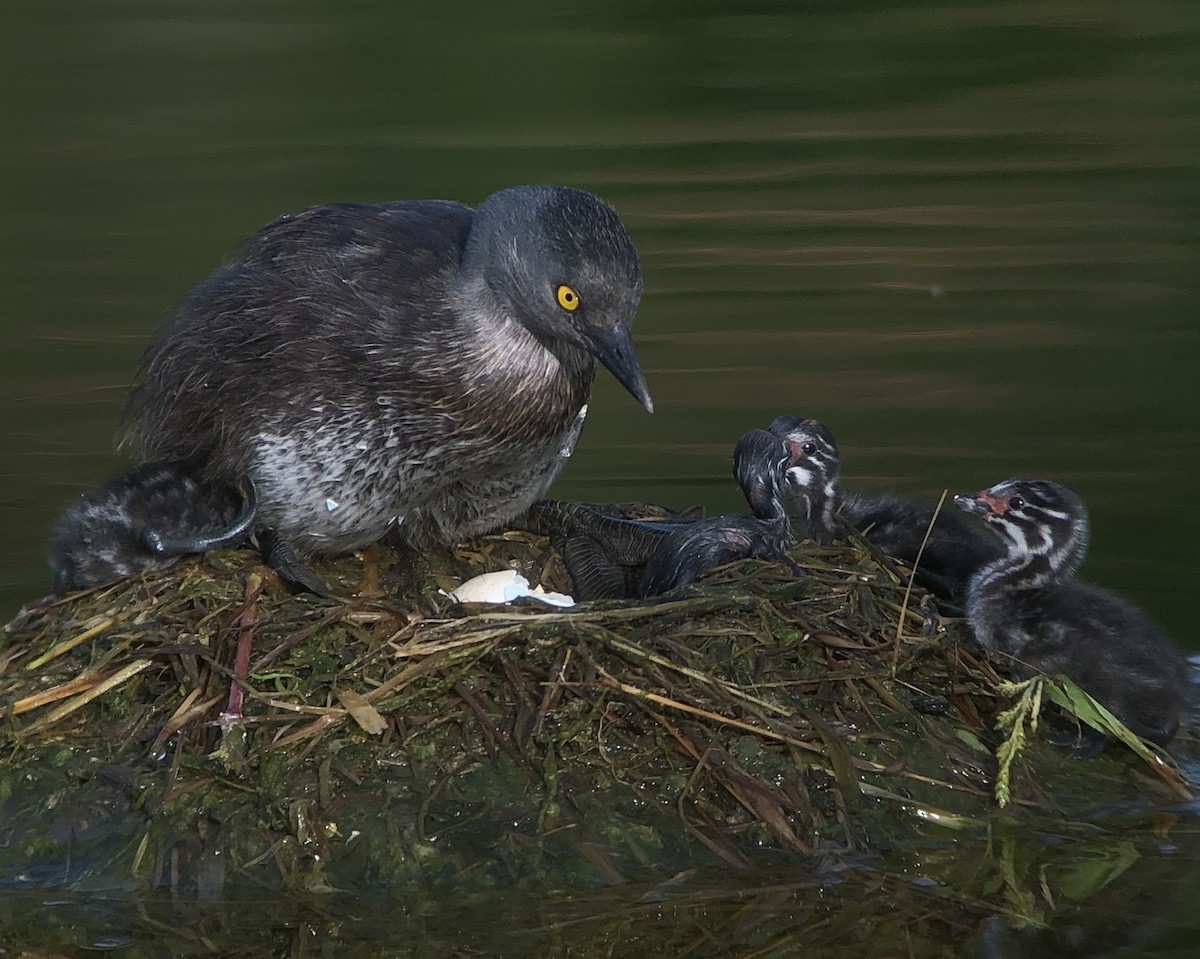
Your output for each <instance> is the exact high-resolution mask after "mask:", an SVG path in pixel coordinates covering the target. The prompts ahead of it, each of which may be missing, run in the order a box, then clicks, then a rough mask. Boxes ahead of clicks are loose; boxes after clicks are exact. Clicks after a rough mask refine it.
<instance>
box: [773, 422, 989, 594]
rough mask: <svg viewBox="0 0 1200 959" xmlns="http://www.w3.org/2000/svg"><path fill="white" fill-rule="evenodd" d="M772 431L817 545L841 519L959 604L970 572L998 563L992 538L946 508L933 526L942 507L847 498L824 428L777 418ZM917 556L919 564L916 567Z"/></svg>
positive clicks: (878, 496)
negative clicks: (788, 461)
mask: <svg viewBox="0 0 1200 959" xmlns="http://www.w3.org/2000/svg"><path fill="white" fill-rule="evenodd" d="M770 431H771V432H772V433H774V434H775V435H776V436H779V437H780V438H781V439H783V441H784V442H785V443H787V446H788V449H789V450H790V452H791V457H792V466H791V468H790V469H789V470H788V483H789V485H790V487H791V489H792V490H793V492H794V493H795V494H796V496H797V499H798V501H799V503H800V506H801V509H802V510H803V513H804V519H805V523H806V525H807V527H808V535H809V537H810V538H812V540H813V541H814V542H817V543H820V544H821V545H829V544H830V543H832V542H833V540H834V539H835V538H837V536H838V534H839V532H840V530H839V521H841V522H844V523H846V524H847V525H848V526H850V527H852V528H853V529H855V530H857V531H858V532H859V533H860V534H861V535H862V537H863V538H864V539H865V540H866V541H867V542H869V543H870V544H871V545H872V546H874V547H875V548H876V549H878V550H879V551H880V552H881V553H884V554H886V555H888V556H892V557H894V558H896V559H898V560H901V561H902V562H904V563H906V564H907V565H909V566H914V567H915V575H916V578H917V581H918V582H919V583H921V584H922V585H923V586H925V588H926V589H928V590H930V591H931V592H933V593H934V594H935V595H937V596H938V597H940V598H941V599H945V600H950V601H951V602H954V603H959V604H961V603H962V601H963V599H964V597H965V595H966V589H967V582H968V581H969V579H970V577H971V574H972V573H973V572H974V571H975V570H977V569H978V568H979V567H980V566H982V565H983V564H984V563H988V562H991V561H992V560H995V559H999V558H1000V556H1001V554H1002V552H1003V551H1002V550H1001V549H1000V546H999V544H997V543H996V541H995V540H994V538H992V537H990V536H987V535H986V534H985V532H984V531H983V530H982V529H980V528H979V526H978V525H976V524H972V523H971V522H970V521H969V520H968V519H967V518H966V517H965V516H963V515H962V514H961V513H958V512H955V511H954V510H951V509H949V508H947V509H944V510H942V511H941V512H938V514H937V519H936V520H934V512H935V510H936V509H937V506H936V504H934V503H931V502H928V501H925V500H919V499H911V498H909V497H905V496H894V495H892V494H890V493H843V492H842V489H841V484H840V475H841V458H840V456H839V455H838V447H837V443H836V442H835V441H834V438H833V434H832V433H831V432H830V431H829V428H828V427H827V426H825V425H824V424H823V423H820V422H818V421H817V420H814V419H809V418H807V417H800V416H779V417H776V418H775V421H774V422H773V423H772V424H771V426H770ZM930 520H933V529H932V530H929V523H930ZM926 530H929V538H928V539H927V540H926V537H925V534H926ZM922 542H924V544H925V546H924V549H922V547H921V544H922ZM918 553H920V556H921V562H920V565H919V566H916V562H917V554H918Z"/></svg>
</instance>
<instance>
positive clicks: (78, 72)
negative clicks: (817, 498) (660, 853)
mask: <svg viewBox="0 0 1200 959" xmlns="http://www.w3.org/2000/svg"><path fill="white" fill-rule="evenodd" d="M10 6H11V5H10ZM0 63H2V64H3V66H2V67H0V70H2V71H3V77H2V79H3V86H4V103H5V107H4V113H3V116H4V129H5V134H6V135H5V136H4V138H3V141H2V142H0V156H2V158H3V159H2V167H0V174H2V175H0V182H2V183H3V187H2V189H3V190H4V194H3V196H4V198H5V203H4V210H5V214H6V215H5V228H4V229H3V231H2V237H0V243H2V244H3V247H2V249H0V295H2V297H3V299H2V301H0V302H2V305H0V330H3V350H2V352H0V517H2V522H3V531H4V534H5V535H4V536H3V537H0V618H6V617H7V615H8V614H10V613H11V612H13V611H15V609H16V608H17V607H18V606H19V605H20V604H21V603H22V602H24V601H26V600H29V599H32V598H34V597H36V596H39V595H41V594H42V593H43V592H45V591H46V589H47V588H48V577H47V573H46V571H45V569H44V567H43V561H42V548H43V542H44V540H45V536H46V533H47V531H48V529H49V527H50V526H51V524H52V523H53V521H54V518H55V516H56V514H57V512H58V510H59V509H60V508H61V506H62V504H63V503H64V502H65V501H66V500H67V499H68V498H69V497H70V496H71V495H72V494H73V493H74V492H76V491H77V490H79V489H80V488H82V487H84V486H86V485H88V484H91V483H94V482H96V481H98V480H100V479H103V478H104V477H106V476H107V475H108V474H109V473H111V472H113V471H115V470H116V469H117V468H118V465H119V463H118V460H116V459H115V457H114V456H113V454H112V447H111V436H112V433H113V430H114V428H115V426H116V424H117V421H118V418H119V416H120V411H121V408H122V402H123V393H124V390H125V387H126V386H127V385H128V383H129V382H130V380H131V378H132V377H133V376H134V375H135V372H136V367H137V362H138V358H139V356H140V353H141V351H142V349H143V347H144V345H145V343H146V340H147V338H148V336H149V335H150V333H151V331H152V330H153V329H154V328H155V326H156V324H157V323H158V322H159V321H160V320H161V318H162V317H163V316H164V315H165V314H166V313H167V312H168V311H169V310H170V309H171V307H172V305H173V303H174V302H175V301H176V300H177V299H178V298H180V297H181V296H182V294H183V293H185V292H186V291H187V289H188V288H189V287H190V286H191V285H192V284H193V283H195V282H196V281H197V280H198V279H200V278H201V277H202V276H203V275H204V274H205V273H206V272H207V271H208V270H209V269H211V268H212V267H213V266H214V265H215V264H216V263H217V262H219V260H220V258H221V257H222V256H223V255H224V254H225V253H227V252H228V251H230V250H231V249H232V248H233V247H235V246H236V244H237V242H238V241H239V240H240V239H241V238H242V237H244V236H246V235H248V234H250V233H252V232H253V231H254V230H256V229H257V228H258V227H259V226H261V225H262V224H263V223H265V222H267V221H268V220H269V219H271V218H272V217H274V216H275V215H276V214H277V213H280V212H282V211H285V210H295V209H299V208H301V207H304V206H306V205H309V204H312V203H316V202H320V201H324V200H330V199H361V200H375V199H385V198H401V197H449V198H456V199H462V200H466V201H469V202H474V201H477V200H479V199H481V198H482V197H484V196H485V195H486V194H488V193H489V192H491V191H492V190H494V189H496V188H498V187H501V186H504V185H508V184H513V183H519V182H538V181H552V182H561V183H568V184H572V185H577V186H582V187H586V188H589V189H592V190H594V191H596V192H598V193H600V194H602V195H603V196H605V197H606V198H607V199H609V200H610V201H612V202H613V203H614V204H615V205H616V206H617V208H618V209H619V210H620V211H621V213H622V215H623V217H624V219H625V221H626V224H627V226H628V227H629V230H630V232H631V234H632V235H633V237H634V240H635V242H636V243H637V245H638V247H639V250H640V251H641V254H642V258H643V265H644V268H645V273H646V289H647V295H646V298H645V300H644V302H643V307H642V310H641V313H640V315H639V318H638V327H637V332H638V340H639V350H640V353H641V356H642V360H643V364H644V366H645V367H646V368H647V372H648V376H649V379H650V385H651V389H652V391H653V393H654V397H655V401H656V403H657V406H658V412H657V413H656V414H655V415H654V416H653V417H649V416H647V415H646V414H645V413H643V412H642V411H641V410H640V409H639V408H638V407H637V406H636V404H635V403H634V402H633V401H632V400H630V399H629V398H628V397H627V396H626V395H624V394H623V393H622V392H621V391H620V389H619V388H618V387H616V385H615V384H614V383H613V382H612V381H611V379H609V378H607V377H606V376H602V378H601V381H600V382H599V383H598V385H597V388H596V390H595V393H594V397H593V406H592V415H591V417H590V418H589V425H588V430H587V432H586V433H585V435H584V438H583V441H582V443H581V445H580V448H579V450H578V452H577V454H576V457H575V458H574V460H573V461H572V463H571V466H570V469H569V470H568V472H567V473H566V474H565V476H564V477H563V479H562V480H561V481H560V486H559V488H558V493H560V494H561V495H562V496H564V497H571V498H591V499H613V500H620V499H650V500H657V501H661V502H665V503H667V504H669V505H675V506H682V505H686V504H690V503H696V502H700V503H703V504H705V505H706V506H708V507H710V508H711V509H724V508H733V507H734V506H736V502H737V496H736V493H735V491H734V489H733V487H732V482H731V481H730V480H729V478H728V458H729V450H730V448H731V445H732V442H733V440H734V439H736V437H737V436H738V435H740V434H741V433H742V432H743V431H744V430H745V429H747V428H749V427H750V426H754V425H764V424H765V422H767V421H769V420H770V419H771V418H772V417H773V416H774V415H776V414H778V413H781V412H793V413H804V414H807V415H813V416H817V417H819V418H820V419H822V420H824V421H825V422H827V423H828V424H830V426H831V427H832V428H833V430H834V431H835V433H836V435H837V436H838V438H839V441H840V443H841V445H842V448H843V458H844V462H845V475H846V478H847V484H848V485H851V486H854V485H860V486H863V487H883V486H887V487H891V488H893V489H897V490H901V491H909V492H921V493H928V494H931V495H937V494H938V493H940V491H941V490H942V489H943V488H946V487H948V488H950V489H951V490H952V491H953V490H959V489H977V488H979V487H981V486H984V485H990V484H991V483H993V482H995V481H997V480H1000V479H1002V478H1005V477H1007V476H1010V475H1013V474H1018V473H1020V474H1026V475H1045V476H1049V477H1052V478H1055V479H1057V480H1059V481H1061V482H1064V483H1066V484H1067V485H1070V486H1072V487H1073V488H1075V489H1076V490H1077V491H1078V492H1080V493H1081V494H1082V495H1083V496H1084V498H1085V499H1086V500H1087V502H1088V503H1089V504H1090V506H1091V508H1092V511H1093V523H1094V535H1093V550H1092V557H1091V559H1090V560H1089V562H1088V564H1087V566H1086V573H1087V574H1088V575H1089V576H1090V577H1092V578H1094V579H1096V580H1099V581H1101V582H1103V583H1105V584H1107V585H1110V586H1113V587H1115V588H1118V589H1120V590H1121V591H1122V592H1123V593H1125V594H1126V595H1128V596H1130V597H1131V598H1134V599H1135V600H1137V601H1138V602H1140V603H1142V604H1143V605H1145V606H1146V607H1148V608H1149V609H1150V610H1151V611H1152V612H1153V613H1154V614H1155V615H1156V616H1157V617H1158V618H1159V619H1160V620H1161V621H1162V622H1163V623H1164V624H1165V625H1167V626H1168V628H1170V629H1171V631H1172V632H1173V633H1174V634H1175V635H1176V636H1177V637H1178V639H1179V640H1180V642H1181V643H1182V644H1184V645H1185V646H1186V647H1188V648H1189V649H1190V650H1193V651H1195V650H1200V635H1197V633H1196V631H1195V627H1194V623H1195V614H1194V597H1193V595H1192V593H1191V590H1192V589H1193V588H1195V580H1196V573H1197V571H1198V563H1197V561H1196V555H1197V552H1196V547H1195V544H1196V542H1197V540H1198V539H1200V519H1198V515H1200V511H1198V510H1197V508H1196V495H1195V482H1196V480H1195V478H1196V476H1197V474H1198V472H1200V444H1198V442H1197V437H1198V435H1200V429H1198V428H1200V391H1198V390H1197V387H1196V379H1197V373H1198V372H1200V328H1198V327H1200V324H1198V320H1200V295H1198V294H1200V290H1198V289H1197V287H1198V286H1200V283H1198V282H1197V279H1198V276H1200V120H1198V117H1200V111H1198V107H1200V81H1198V79H1197V78H1198V76H1200V72H1198V64H1200V5H1197V4H1195V3H1194V2H1191V0H1175V2H1153V0H1152V2H1143V3H1139V4H1121V3H1116V2H1100V0H1097V2H1061V0H1047V2H1043V3H1021V2H1010V0H988V2H945V3H942V4H935V3H929V2H922V3H913V4H904V3H892V4H884V3H871V4H854V5H850V4H841V3H807V4H798V3H775V4H772V3H732V2H727V3H722V4H718V3H712V2H703V0H701V2H695V0H693V2H688V3H682V2H677V0H670V2H660V3H654V4H649V3H630V2H627V0H622V2H617V3H611V4H603V5H601V4H592V3H588V4H585V3H575V2H569V3H558V4H553V5H551V4H533V3H528V2H522V3H516V4H497V5H490V6H486V7H484V6H479V7H476V6H474V5H469V4H461V3H453V2H451V3H440V4H431V3H420V4H413V3H408V4H389V3H383V2H379V0H374V2H365V0H364V2H352V3H338V4H332V3H317V2H312V0H304V2H287V3H284V2H251V0H240V2H231V0H216V2H211V3H206V4H162V3H152V2H136V0H128V2H113V0H95V2H92V3H89V4H86V5H75V4H65V3H61V2H47V3H41V4H37V5H26V6H24V7H22V8H20V9H11V10H8V11H6V14H5V29H4V31H2V32H0ZM1196 853H1197V849H1196V848H1195V847H1193V848H1191V850H1190V851H1188V852H1187V853H1186V856H1187V857H1189V858H1190V859H1194V858H1195V857H1196ZM1179 854H1181V853H1178V852H1177V855H1179ZM1182 873H1183V874H1184V875H1187V876H1192V877H1193V878H1190V879H1186V880H1184V881H1185V883H1186V888H1187V889H1188V890H1189V892H1188V893H1187V896H1188V898H1190V901H1193V902H1194V901H1195V900H1196V899H1197V898H1198V895H1200V883H1198V882H1197V880H1196V879H1195V878H1194V870H1191V869H1183V870H1182ZM1167 874H1171V873H1170V870H1159V872H1158V873H1156V875H1167ZM1179 879H1180V876H1179V875H1174V877H1173V878H1172V880H1171V883H1172V885H1175V884H1176V883H1177V881H1178V880H1179ZM1095 918H1096V921H1099V917H1098V916H1097V917H1095ZM1090 921H1092V920H1091V919H1089V918H1088V917H1086V916H1085V918H1084V922H1085V924H1086V922H1090ZM1193 923H1194V921H1193ZM1164 927H1165V928H1173V929H1174V930H1175V931H1174V932H1172V933H1171V935H1169V936H1166V937H1165V938H1160V939H1158V940H1154V941H1160V942H1161V943H1162V946H1161V949H1160V950H1159V952H1157V953H1155V954H1162V955H1168V954H1176V953H1173V952H1172V951H1171V950H1172V949H1175V950H1179V949H1185V951H1184V952H1178V954H1190V952H1187V951H1186V947H1183V946H1180V945H1178V942H1179V941H1181V940H1180V937H1182V941H1186V942H1190V943H1191V945H1192V948H1194V947H1195V944H1196V943H1197V942H1200V932H1197V929H1198V926H1197V925H1195V924H1193V925H1191V926H1190V927H1187V928H1185V929H1184V930H1183V931H1182V932H1181V931H1179V927H1178V925H1177V924H1172V923H1171V922H1167V921H1164ZM474 941H475V942H478V939H475V940H474ZM479 948H480V949H481V950H482V951H481V952H480V954H486V953H487V949H486V947H479ZM680 952H681V954H682V947H681V950H680ZM471 954H475V953H471Z"/></svg>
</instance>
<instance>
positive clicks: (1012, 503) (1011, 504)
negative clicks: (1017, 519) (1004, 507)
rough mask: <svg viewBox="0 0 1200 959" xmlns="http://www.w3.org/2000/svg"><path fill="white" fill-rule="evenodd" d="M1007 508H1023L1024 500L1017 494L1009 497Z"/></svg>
mask: <svg viewBox="0 0 1200 959" xmlns="http://www.w3.org/2000/svg"><path fill="white" fill-rule="evenodd" d="M1008 508H1009V509H1024V508H1025V500H1023V499H1021V497H1019V496H1014V497H1013V498H1012V499H1010V500H1009V501H1008Z"/></svg>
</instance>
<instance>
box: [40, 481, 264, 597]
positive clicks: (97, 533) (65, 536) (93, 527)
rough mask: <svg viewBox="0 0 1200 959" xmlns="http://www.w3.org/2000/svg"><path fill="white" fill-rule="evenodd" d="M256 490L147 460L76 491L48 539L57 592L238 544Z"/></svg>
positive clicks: (250, 515) (242, 539) (247, 523)
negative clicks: (209, 481) (222, 483)
mask: <svg viewBox="0 0 1200 959" xmlns="http://www.w3.org/2000/svg"><path fill="white" fill-rule="evenodd" d="M255 510H256V504H255V498H254V491H253V488H251V487H249V486H247V487H246V488H245V489H244V490H243V491H241V492H239V491H238V490H236V489H233V488H230V487H213V486H210V485H208V484H207V483H203V482H201V481H199V480H198V479H197V478H196V476H195V475H194V474H193V473H192V472H191V471H190V470H188V469H187V468H185V467H182V466H179V465H177V464H161V463H146V464H144V465H142V466H139V467H137V468H135V469H133V470H130V471H129V472H128V473H125V474H124V475H122V476H118V477H117V478H116V479H113V480H111V481H110V482H108V483H105V484H104V485H103V486H98V487H96V488H95V489H92V490H88V491H87V492H86V493H82V494H80V495H79V496H78V497H77V498H76V499H75V501H74V502H73V503H72V504H71V505H70V506H68V507H67V509H66V511H65V513H64V514H63V517H62V519H61V520H60V521H59V524H58V527H57V529H56V530H55V532H54V536H53V538H52V539H51V541H50V548H49V560H50V567H51V568H52V569H53V570H54V592H55V593H58V594H59V595H61V594H63V593H66V592H69V591H71V590H73V589H82V588H83V587H85V586H93V585H96V584H97V583H104V582H107V581H109V580H113V579H119V578H121V577H123V576H132V575H135V574H137V573H140V572H144V571H149V570H156V569H165V568H166V567H168V566H170V565H171V564H172V563H173V562H175V560H176V559H178V558H179V557H180V556H184V555H187V554H189V553H203V552H206V551H207V550H210V549H219V548H223V547H228V546H237V545H239V544H241V543H243V542H245V541H246V539H247V538H248V537H249V532H250V527H251V525H252V524H253V522H254V517H255Z"/></svg>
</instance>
